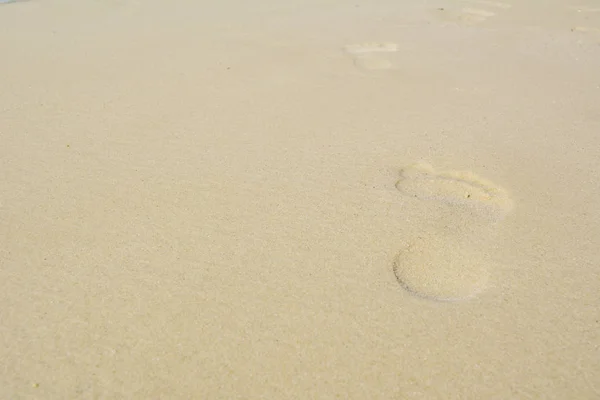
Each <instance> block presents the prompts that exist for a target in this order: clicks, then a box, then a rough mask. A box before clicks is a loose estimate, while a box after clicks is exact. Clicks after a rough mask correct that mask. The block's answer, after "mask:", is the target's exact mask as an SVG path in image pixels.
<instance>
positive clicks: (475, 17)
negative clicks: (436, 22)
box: [437, 0, 511, 25]
mask: <svg viewBox="0 0 600 400" xmlns="http://www.w3.org/2000/svg"><path fill="white" fill-rule="evenodd" d="M465 3H471V4H475V5H476V6H481V8H473V7H464V8H461V9H460V10H452V9H446V8H438V10H437V11H438V13H437V14H438V17H439V18H441V19H442V20H445V21H452V22H459V23H461V24H465V25H475V24H479V23H482V22H485V21H486V20H488V19H489V18H492V17H494V16H496V12H494V11H491V9H496V10H507V9H509V8H510V7H511V5H510V4H506V3H501V2H497V1H487V0H465ZM484 7H485V8H484Z"/></svg>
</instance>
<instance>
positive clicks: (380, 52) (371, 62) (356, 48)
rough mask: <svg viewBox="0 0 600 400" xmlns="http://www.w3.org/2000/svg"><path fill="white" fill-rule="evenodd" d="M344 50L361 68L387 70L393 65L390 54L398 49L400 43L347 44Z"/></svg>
mask: <svg viewBox="0 0 600 400" xmlns="http://www.w3.org/2000/svg"><path fill="white" fill-rule="evenodd" d="M344 50H345V52H346V53H347V54H349V55H350V56H351V57H352V59H353V61H354V65H355V66H356V67H357V68H359V69H362V70H367V71H374V70H386V69H391V68H392V67H393V63H392V62H391V61H390V59H389V55H390V53H395V52H397V51H398V45H397V44H396V43H362V44H351V45H348V46H345V47H344Z"/></svg>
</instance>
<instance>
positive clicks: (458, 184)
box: [394, 164, 512, 301]
mask: <svg viewBox="0 0 600 400" xmlns="http://www.w3.org/2000/svg"><path fill="white" fill-rule="evenodd" d="M396 188H397V189H398V190H399V191H400V192H401V193H403V194H404V195H406V196H409V197H412V198H415V199H418V200H420V201H421V203H422V207H423V217H424V221H426V222H425V223H423V231H422V232H421V233H420V234H419V235H418V236H417V237H416V238H415V239H414V240H412V241H411V242H410V243H409V244H407V245H406V246H405V247H404V248H403V249H402V250H401V251H400V253H399V254H398V255H397V257H396V260H395V262H394V273H395V275H396V278H397V280H398V282H399V283H400V284H401V285H402V287H404V288H405V289H406V290H408V291H409V292H411V293H413V294H415V295H417V296H421V297H425V298H430V299H435V300H440V301H456V300H464V299H468V298H471V297H473V296H475V295H477V294H478V293H479V292H481V291H482V290H484V289H485V287H486V284H487V281H488V278H489V274H490V268H491V265H492V264H493V261H492V259H491V257H490V256H489V252H488V251H487V249H489V247H490V245H492V244H493V237H494V232H495V225H496V223H497V222H499V221H501V220H502V219H503V218H504V217H505V216H506V215H507V214H508V213H509V212H510V210H511V209H512V201H511V199H510V198H509V196H508V194H507V193H506V191H504V190H503V189H502V188H499V187H498V186H496V185H494V184H493V183H492V182H490V181H488V180H485V179H482V178H480V177H478V176H477V175H475V174H473V173H471V172H461V171H435V170H434V169H433V167H431V166H430V165H428V164H417V165H413V166H409V167H406V168H404V169H403V170H402V171H401V177H400V180H399V181H398V182H397V183H396Z"/></svg>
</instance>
